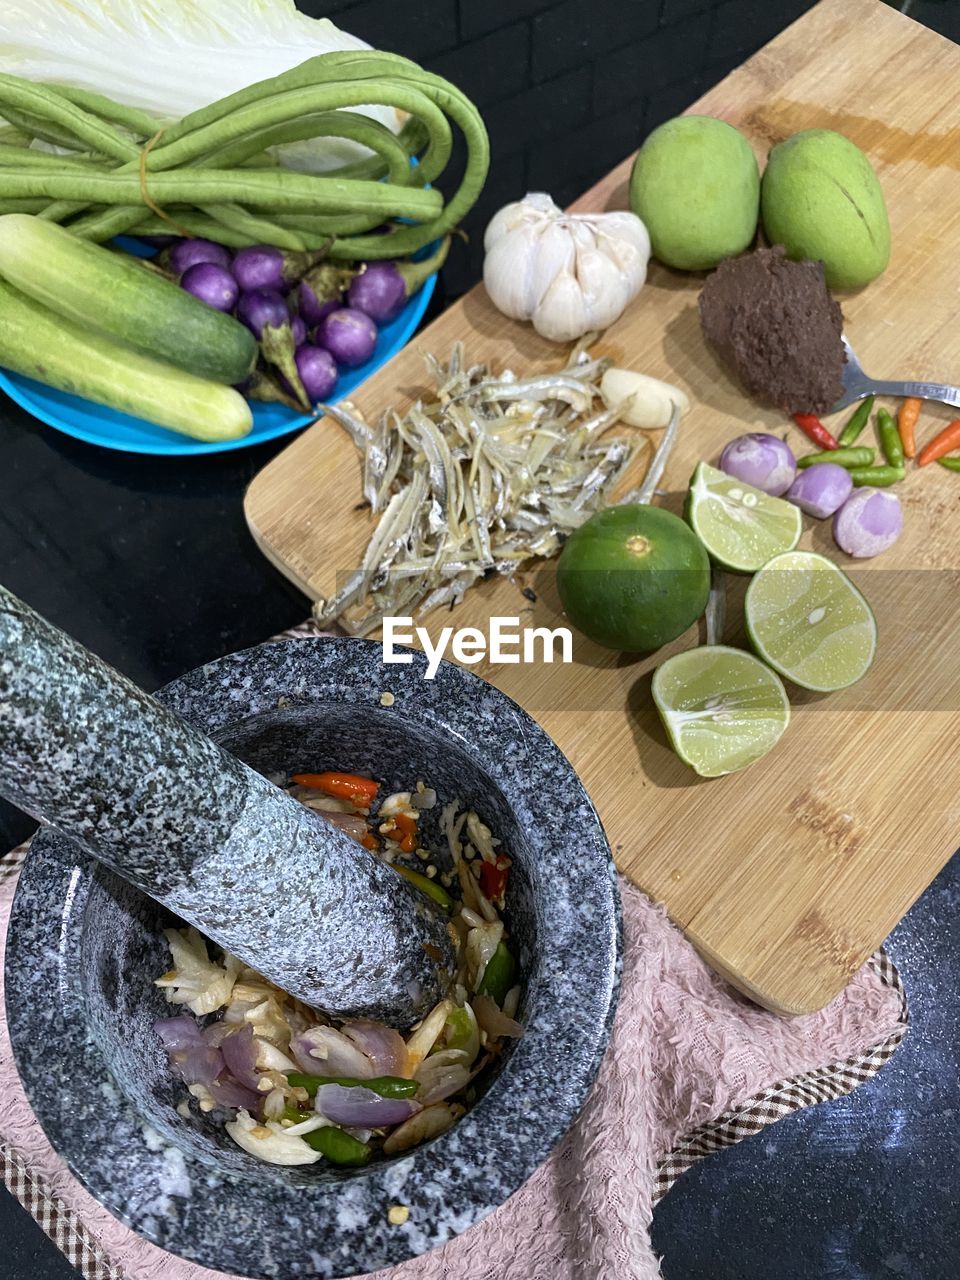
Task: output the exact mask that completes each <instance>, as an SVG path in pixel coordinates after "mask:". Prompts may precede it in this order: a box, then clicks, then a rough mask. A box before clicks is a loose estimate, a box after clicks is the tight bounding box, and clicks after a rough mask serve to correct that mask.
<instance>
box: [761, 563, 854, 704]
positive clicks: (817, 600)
mask: <svg viewBox="0 0 960 1280" xmlns="http://www.w3.org/2000/svg"><path fill="white" fill-rule="evenodd" d="M745 612H746V624H747V634H748V636H749V637H750V643H751V644H752V645H753V647H754V649H755V650H756V652H757V653H758V654H759V655H760V657H761V658H763V660H764V662H767V663H769V665H770V666H771V667H773V669H774V670H775V671H778V672H779V673H780V675H782V676H784V677H786V679H787V680H791V681H792V682H793V683H794V684H797V685H800V686H801V687H802V688H804V689H813V690H816V691H817V692H821V693H826V692H829V691H831V690H833V689H845V688H846V687H847V686H848V685H851V684H853V683H854V682H855V681H857V680H859V679H861V677H863V676H864V675H865V674H866V673H867V671H868V670H869V669H870V666H871V664H872V662H873V659H874V657H875V655H876V651H877V623H876V619H875V618H874V616H873V612H872V611H871V609H870V606H869V604H868V603H867V601H866V600H865V599H864V597H863V595H861V593H860V592H859V591H858V590H857V588H856V587H855V586H854V585H853V583H852V582H851V581H850V579H849V578H848V577H847V575H846V574H845V573H844V572H843V570H842V569H840V568H838V567H837V565H835V564H834V563H833V561H832V560H828V559H827V558H826V557H825V556H820V555H816V554H815V553H814V552H812V551H788V552H786V553H785V554H783V555H779V556H775V557H774V559H772V560H771V561H769V563H767V564H766V565H765V566H764V567H763V568H762V569H761V570H760V571H759V572H758V573H757V575H756V576H755V577H754V579H753V580H752V582H751V583H750V585H749V587H748V588H747V596H746V601H745Z"/></svg>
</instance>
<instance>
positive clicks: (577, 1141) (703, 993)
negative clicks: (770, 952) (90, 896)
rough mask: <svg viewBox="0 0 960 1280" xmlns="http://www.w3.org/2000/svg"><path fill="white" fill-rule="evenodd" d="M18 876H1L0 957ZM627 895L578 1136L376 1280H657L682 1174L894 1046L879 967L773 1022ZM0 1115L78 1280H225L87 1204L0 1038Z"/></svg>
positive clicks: (39, 1210)
mask: <svg viewBox="0 0 960 1280" xmlns="http://www.w3.org/2000/svg"><path fill="white" fill-rule="evenodd" d="M21 859H22V851H19V850H18V851H16V852H15V853H14V854H11V855H9V856H8V857H7V858H6V859H3V860H2V861H0V946H2V944H3V941H4V938H5V935H6V926H7V920H8V918H9V913H10V903H11V901H12V899H13V890H14V885H15V882H16V877H17V872H18V869H19V865H20V861H21ZM621 890H622V893H623V906H624V942H625V950H624V970H623V986H622V994H621V998H620V1005H619V1008H618V1011H617V1016H616V1021H615V1024H614V1029H613V1036H612V1040H611V1043H610V1047H609V1050H608V1052H607V1054H606V1057H605V1058H604V1061H603V1065H602V1066H601V1068H600V1074H599V1077H598V1079H597V1083H596V1086H595V1088H594V1090H593V1093H592V1095H591V1097H590V1100H589V1101H588V1103H587V1106H586V1107H585V1109H584V1111H583V1113H582V1114H581V1116H580V1118H579V1120H578V1121H577V1123H576V1124H575V1125H574V1127H573V1129H572V1130H571V1131H570V1133H569V1134H568V1135H567V1137H566V1138H565V1139H564V1140H563V1142H562V1143H561V1144H560V1146H559V1147H558V1148H557V1149H556V1150H555V1151H554V1153H553V1155H552V1156H551V1157H550V1158H549V1159H548V1160H547V1161H546V1163H545V1164H544V1165H542V1166H541V1167H540V1168H539V1169H538V1170H537V1171H536V1173H535V1174H534V1175H533V1177H532V1178H531V1179H530V1180H529V1181H528V1182H527V1183H526V1184H525V1185H524V1186H523V1187H521V1189H520V1190H519V1191H517V1192H516V1193H515V1194H514V1195H513V1196H512V1197H511V1198H510V1199H509V1200H508V1201H507V1203H506V1204H504V1205H502V1206H501V1208H500V1209H498V1210H497V1211H496V1212H495V1213H493V1214H491V1215H490V1217H488V1218H487V1219H485V1220H484V1221H483V1222H481V1223H479V1224H478V1225H477V1226H475V1227H473V1228H472V1229H471V1230H469V1231H467V1232H466V1233H465V1234H464V1235H462V1236H460V1237H459V1238H458V1239H456V1240H453V1241H451V1242H450V1243H449V1244H447V1245H444V1246H443V1247H442V1248H441V1249H438V1250H436V1251H434V1252H433V1253H429V1254H426V1255H425V1256H423V1257H421V1258H415V1259H412V1260H411V1261H410V1262H405V1263H403V1264H402V1265H401V1266H399V1267H394V1268H392V1269H390V1270H386V1271H378V1272H376V1280H611V1278H612V1277H616V1280H655V1277H657V1276H659V1275H660V1268H659V1265H658V1263H657V1259H656V1257H655V1256H654V1253H653V1250H652V1248H651V1244H650V1234H649V1228H650V1219H651V1216H652V1214H653V1207H654V1205H655V1204H656V1203H657V1201H658V1200H659V1199H660V1198H661V1196H663V1195H664V1193H665V1192H666V1191H668V1190H669V1188H670V1186H671V1185H672V1184H673V1182H674V1181H675V1179H676V1178H677V1177H678V1176H679V1175H680V1174H681V1173H682V1172H683V1171H684V1169H686V1168H688V1167H689V1166H690V1165H691V1164H693V1163H694V1162H695V1161H697V1160H700V1159H701V1158H702V1157H704V1156H706V1155H709V1154H710V1153H711V1152H715V1151H719V1150H720V1149H721V1148H723V1147H726V1146H730V1145H731V1144H732V1143H735V1142H739V1141H740V1140H741V1139H742V1138H746V1137H749V1136H750V1135H751V1134H753V1133H756V1132H757V1131H758V1130H760V1129H762V1128H763V1127H764V1126H765V1125H768V1124H772V1123H773V1122H774V1121H776V1120H780V1119H782V1118H783V1117H784V1116H787V1115H789V1114H790V1113H791V1112H792V1111H797V1110H799V1109H800V1108H801V1107H805V1106H809V1105H811V1104H812V1103H815V1102H822V1101H825V1100H827V1099H829V1098H837V1097H840V1096H841V1095H842V1094H845V1093H849V1092H850V1091H851V1090H852V1089H855V1088H856V1087H857V1086H858V1085H860V1084H862V1083H863V1082H864V1081H866V1080H869V1079H870V1077H871V1076H872V1075H874V1074H875V1073H876V1072H877V1071H878V1070H879V1068H880V1067H881V1066H882V1065H883V1063H884V1062H885V1061H886V1060H887V1058H889V1057H890V1055H891V1054H892V1053H893V1052H894V1050H895V1049H896V1047H897V1045H898V1044H899V1043H900V1041H901V1040H902V1038H903V1035H904V1032H905V1031H906V1025H907V1013H906V1002H905V999H904V994H903V990H902V988H901V985H900V979H899V977H898V975H897V973H896V970H895V969H894V968H893V966H892V965H891V963H890V962H889V961H888V960H887V958H886V956H885V955H884V954H883V953H882V952H881V953H879V954H878V955H876V956H874V957H873V958H872V959H871V960H870V962H869V963H868V964H866V965H864V967H863V969H861V970H860V972H859V973H858V974H857V975H856V977H855V978H854V979H853V981H852V982H851V983H850V985H849V986H848V987H847V988H846V990H845V991H844V992H843V993H842V994H841V995H839V996H837V998H836V999H835V1000H834V1001H833V1002H832V1003H831V1004H830V1005H829V1006H828V1007H827V1008H826V1009H824V1010H822V1011H821V1012H820V1013H816V1014H809V1015H806V1016H804V1017H799V1018H781V1017H778V1016H777V1015H776V1014H772V1013H767V1012H765V1011H764V1010H762V1009H759V1008H757V1006H756V1005H753V1004H751V1003H750V1001H748V1000H747V999H746V998H745V997H743V996H741V995H739V994H738V993H737V992H736V991H734V990H733V989H732V988H731V987H730V986H728V985H727V984H726V983H725V982H723V981H722V980H721V979H720V978H719V977H717V975H716V974H715V973H713V971H712V970H711V969H709V968H708V967H707V966H706V964H704V962H703V961H702V960H701V959H700V958H699V956H698V955H697V954H696V952H695V951H694V950H693V948H692V947H691V945H690V944H689V942H687V941H686V939H685V938H684V937H683V935H682V934H681V933H680V931H679V930H678V929H676V928H675V927H674V926H673V925H671V924H670V922H669V921H668V920H667V918H666V916H665V915H664V913H663V911H662V910H661V909H660V908H658V907H656V906H654V905H653V903H651V902H650V901H649V899H647V898H645V897H644V896H643V894H641V893H640V892H638V890H636V889H635V888H633V886H632V885H630V884H627V883H626V882H625V881H623V882H621ZM0 988H2V975H0ZM2 1007H3V1006H2V989H0V1009H2ZM0 1099H2V1105H0V1174H2V1176H3V1178H4V1181H5V1182H6V1184H7V1186H8V1187H9V1188H10V1190H11V1191H12V1192H13V1194H14V1195H15V1196H16V1197H17V1198H18V1199H19V1200H20V1202H21V1203H22V1204H23V1205H24V1206H25V1207H26V1209H27V1210H28V1211H29V1212H30V1213H31V1214H32V1215H33V1216H34V1218H36V1220H37V1221H38V1222H39V1223H40V1225H41V1227H43V1229H44V1231H46V1232H47V1234H48V1235H49V1236H50V1237H51V1238H52V1239H53V1240H54V1242H55V1243H56V1244H57V1246H58V1247H59V1248H60V1249H61V1250H62V1251H63V1252H64V1253H65V1254H66V1256H67V1257H68V1258H69V1259H70V1261H71V1262H72V1263H73V1264H74V1265H75V1266H76V1267H77V1268H78V1269H79V1271H80V1272H81V1274H82V1275H83V1276H84V1277H85V1280H217V1277H221V1280H222V1273H220V1272H214V1271H210V1270H207V1269H206V1268H204V1267H198V1266H195V1265H194V1264H193V1263H189V1262H183V1261H181V1260H180V1259H178V1258H175V1257H173V1255H171V1254H169V1253H166V1252H164V1251H163V1250H162V1249H158V1248H157V1247H156V1246H155V1245H152V1244H150V1243H148V1242H147V1241H146V1240H142V1239H140V1238H139V1237H138V1236H136V1235H134V1234H133V1232H132V1231H130V1230H129V1229H128V1228H127V1227H125V1226H123V1225H122V1224H121V1223H120V1222H118V1221H117V1220H116V1219H115V1218H113V1217H112V1216H111V1215H110V1214H109V1213H107V1211H106V1210H105V1209H103V1208H101V1207H100V1205H98V1204H97V1203H96V1201H94V1200H93V1199H92V1198H91V1196H90V1195H88V1193H87V1192H86V1191H84V1189H83V1188H82V1187H81V1186H80V1184H79V1183H78V1182H77V1181H76V1179H75V1178H74V1177H73V1176H72V1175H71V1174H70V1172H69V1171H68V1170H67V1168H66V1167H65V1166H64V1164H63V1162H62V1161H61V1160H60V1158H59V1157H58V1156H57V1155H56V1153H55V1152H54V1151H53V1149H52V1147H51V1146H50V1144H49V1143H48V1141H47V1139H46V1138H45V1137H44V1135H43V1133H42V1131H41V1130H40V1127H39V1125H37V1123H36V1121H35V1120H34V1118H33V1115H32V1113H31V1111H30V1107H29V1105H28V1103H27V1100H26V1098H25V1097H24V1094H23V1090H22V1089H21V1087H20V1082H19V1079H18V1077H17V1073H16V1070H15V1068H14V1065H13V1061H12V1058H11V1053H10V1042H9V1038H8V1036H7V1030H6V1026H5V1025H4V1024H3V1023H2V1022H0ZM302 1275H303V1280H309V1274H308V1272H307V1271H304V1272H303V1273H302Z"/></svg>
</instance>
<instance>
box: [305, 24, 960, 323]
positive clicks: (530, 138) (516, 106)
mask: <svg viewBox="0 0 960 1280" xmlns="http://www.w3.org/2000/svg"><path fill="white" fill-rule="evenodd" d="M921 2H922V3H923V4H924V5H925V6H926V7H933V8H934V12H935V11H936V5H935V0H921ZM298 4H299V6H300V8H302V9H303V10H304V11H305V12H307V13H310V14H313V15H315V16H329V17H331V18H332V19H333V20H334V21H335V22H336V23H337V24H338V25H339V26H342V27H343V28H344V29H345V30H347V31H350V32H352V33H353V34H355V35H358V36H361V37H362V38H363V39H365V40H368V41H369V42H370V43H371V44H373V45H378V46H380V47H381V48H384V49H391V50H393V51H395V52H397V53H403V54H406V55H407V56H408V57H410V58H414V59H416V60H417V61H418V62H422V63H423V64H424V65H425V66H427V67H429V68H430V69H431V70H433V71H437V72H439V73H440V74H441V75H444V76H447V77H448V78H449V79H451V80H453V81H454V82H455V83H456V84H458V85H459V86H460V87H461V88H462V89H463V90H464V91H465V92H466V93H469V94H470V95H471V96H472V97H473V99H474V101H475V102H476V103H477V105H478V106H479V107H480V108H481V110H482V111H483V114H484V118H485V119H486V122H487V127H488V130H489V132H490V140H491V147H492V153H493V163H492V166H491V170H490V176H489V178H488V180H487V185H486V188H485V189H484V192H483V195H482V197H481V199H480V201H479V203H478V205H477V207H476V208H475V209H474V211H473V213H472V214H471V215H470V217H469V219H468V220H467V228H466V229H467V230H468V232H469V233H470V244H469V246H467V247H466V248H464V247H460V246H457V247H455V250H454V252H453V253H451V256H450V261H449V263H448V265H447V268H446V270H445V271H444V290H445V297H446V300H449V299H451V298H453V297H455V296H457V295H458V294H460V293H462V292H463V291H464V290H465V289H466V288H468V287H469V286H470V285H471V284H473V283H474V282H475V281H476V280H477V279H478V278H479V274H480V264H481V260H482V239H483V228H484V226H485V225H486V222H487V221H488V219H489V218H490V216H491V215H492V214H493V213H495V212H496V210H497V209H498V208H500V206H501V205H503V204H505V203H506V202H507V201H508V200H515V199H518V198H519V197H520V196H522V195H523V194H524V193H525V192H526V191H527V190H544V191H549V192H550V194H551V195H552V196H553V197H554V199H556V200H557V201H558V203H560V204H567V203H569V202H570V201H571V200H573V199H574V198H575V197H576V196H577V195H579V194H580V193H581V192H582V191H583V190H585V188H587V187H588V186H590V185H592V184H593V183H594V182H596V181H597V179H598V178H600V177H602V176H603V174H604V173H606V172H607V170H608V169H610V168H612V166H613V165H615V164H616V163H617V162H618V161H619V160H622V159H623V158H624V156H626V155H627V154H628V153H629V152H630V151H631V150H633V149H634V148H635V147H636V146H637V145H638V144H639V143H640V142H641V141H642V140H643V138H644V137H645V136H646V134H647V133H648V132H649V131H650V130H651V129H652V128H654V127H655V126H656V125H658V124H660V123H661V122H662V121H663V120H666V119H669V118H670V117H671V116H673V115H676V114H677V113H678V112H680V111H682V110H683V109H684V108H685V107H687V106H689V104H690V103H691V102H693V101H694V100H695V99H696V98H698V97H699V96H700V95H701V94H702V93H703V92H704V91H705V90H706V89H708V88H710V87H711V86H712V85H714V84H716V82H717V81H718V80H721V79H722V78H723V77H724V76H725V75H726V74H727V73H728V72H729V71H731V70H732V69H733V68H734V67H735V66H737V65H738V64H739V63H741V62H742V61H743V60H744V59H745V58H746V57H748V56H749V55H750V54H751V53H753V52H754V51H755V50H756V49H758V48H760V46H761V45H763V44H766V42H767V41H768V40H770V39H772V37H773V36H775V35H776V34H777V33H778V32H780V31H782V30H783V28H784V27H786V26H788V25H789V24H790V23H791V22H793V21H794V19H796V18H798V17H800V15H801V14H802V13H804V12H805V11H806V10H807V9H809V8H811V6H812V4H813V0H298ZM918 7H920V3H919V2H918V3H917V4H915V5H914V9H917V8H918ZM939 8H940V9H948V8H950V9H960V4H954V3H950V4H940V6H939ZM918 16H919V15H918ZM923 20H925V21H928V22H929V21H930V19H929V18H928V17H927V16H926V13H924V15H923ZM931 25H937V23H936V22H932V23H931Z"/></svg>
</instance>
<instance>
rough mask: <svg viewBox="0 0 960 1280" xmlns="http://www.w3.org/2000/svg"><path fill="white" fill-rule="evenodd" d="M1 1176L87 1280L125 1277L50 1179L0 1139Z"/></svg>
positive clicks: (16, 1197)
mask: <svg viewBox="0 0 960 1280" xmlns="http://www.w3.org/2000/svg"><path fill="white" fill-rule="evenodd" d="M0 1175H2V1176H3V1181H4V1184H5V1185H6V1187H7V1190H8V1191H9V1192H10V1193H11V1195H13V1196H14V1198H15V1199H17V1200H19V1201H20V1203H21V1204H22V1205H23V1207H24V1208H25V1209H26V1211H27V1213H29V1214H30V1216H31V1217H32V1218H34V1219H35V1220H36V1222H37V1223H38V1224H39V1226H40V1227H41V1229H42V1230H43V1231H45V1232H46V1234H47V1235H48V1236H49V1237H50V1239H51V1240H52V1241H53V1243H54V1244H55V1245H56V1246H57V1248H58V1249H59V1250H60V1252H61V1253H62V1254H63V1255H64V1257H65V1258H66V1259H67V1261H68V1262H71V1263H72V1264H73V1265H74V1266H75V1267H76V1268H77V1270H78V1271H79V1272H80V1274H81V1275H82V1276H83V1277H84V1280H123V1272H122V1271H121V1270H120V1268H119V1267H118V1266H116V1265H115V1264H114V1263H112V1262H111V1261H110V1259H109V1258H108V1257H107V1255H106V1254H105V1253H104V1252H103V1250H102V1249H101V1248H100V1245H99V1244H98V1243H97V1241H96V1240H95V1239H94V1237H93V1235H92V1234H91V1233H90V1232H89V1231H88V1230H87V1228H86V1227H85V1226H84V1224H83V1223H82V1222H81V1221H80V1218H79V1217H78V1215H77V1214H75V1213H74V1212H73V1210H72V1209H68V1208H67V1206H66V1205H65V1204H64V1203H63V1201H62V1200H60V1199H59V1198H58V1197H57V1196H56V1195H55V1194H54V1193H53V1191H52V1190H51V1189H50V1187H49V1185H48V1183H47V1181H46V1179H44V1178H40V1177H38V1176H37V1175H36V1174H33V1173H31V1172H30V1170H29V1169H28V1168H27V1166H26V1163H25V1162H24V1161H23V1159H22V1158H21V1157H20V1156H19V1155H18V1154H17V1152H16V1151H14V1150H13V1149H12V1148H11V1147H8V1146H7V1145H6V1144H5V1143H3V1142H0Z"/></svg>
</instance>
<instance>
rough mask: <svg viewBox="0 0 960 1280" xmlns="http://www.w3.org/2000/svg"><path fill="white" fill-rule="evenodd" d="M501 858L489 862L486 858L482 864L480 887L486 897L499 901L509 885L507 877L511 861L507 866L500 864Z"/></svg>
mask: <svg viewBox="0 0 960 1280" xmlns="http://www.w3.org/2000/svg"><path fill="white" fill-rule="evenodd" d="M500 862H501V859H499V858H498V859H497V861H496V862H487V861H486V859H484V861H483V863H482V864H481V866H480V888H481V890H482V892H483V894H484V896H485V897H486V898H489V900H490V901H491V902H499V901H500V899H501V898H502V897H503V895H504V892H505V890H506V887H507V877H508V876H509V874H510V863H509V862H507V863H506V865H505V866H501V865H500Z"/></svg>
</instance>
